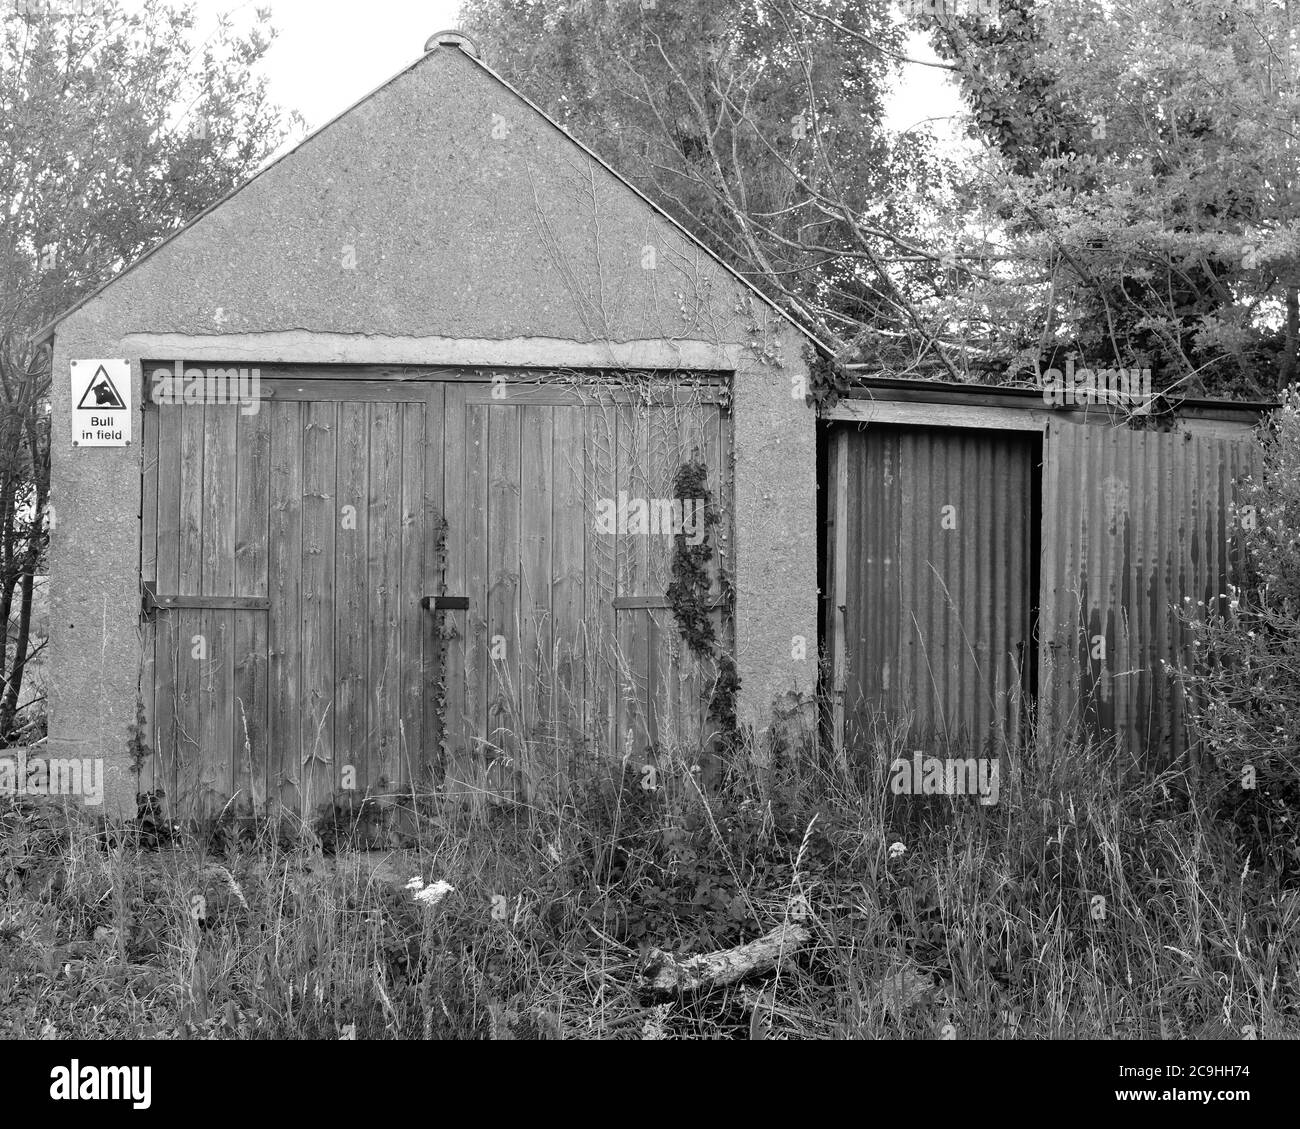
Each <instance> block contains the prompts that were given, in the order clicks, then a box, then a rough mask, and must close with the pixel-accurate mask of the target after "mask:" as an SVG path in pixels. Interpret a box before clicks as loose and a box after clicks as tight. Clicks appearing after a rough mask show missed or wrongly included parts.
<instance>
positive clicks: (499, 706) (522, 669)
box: [141, 364, 730, 815]
mask: <svg viewBox="0 0 1300 1129" xmlns="http://www.w3.org/2000/svg"><path fill="white" fill-rule="evenodd" d="M157 367H159V366H153V365H146V368H145V372H146V379H147V378H148V374H149V373H150V372H151V371H153V370H154V369H155V368H157ZM165 367H168V368H170V364H168V365H167V366H165ZM187 371H192V370H187ZM493 376H495V379H493ZM258 393H259V394H258V398H257V400H256V403H255V406H254V405H248V404H245V405H241V404H239V403H228V402H227V403H223V402H212V401H211V400H210V402H206V403H202V402H193V403H180V404H162V405H156V404H151V405H150V406H149V408H148V409H147V411H146V417H145V428H144V444H145V451H144V479H143V487H144V491H143V517H142V554H141V576H142V581H143V587H144V591H145V596H144V605H145V608H144V616H143V625H144V637H145V648H144V653H145V670H144V672H143V678H142V700H143V704H144V711H145V715H146V721H147V726H146V728H147V731H148V733H149V736H150V745H151V748H152V756H151V757H149V759H148V762H147V763H146V765H145V769H144V772H143V775H142V785H143V786H144V787H146V788H148V787H154V788H162V789H163V790H164V791H165V792H166V793H167V795H168V797H169V798H170V801H171V807H172V810H173V811H175V812H176V813H177V814H181V815H190V814H193V815H210V814H212V813H213V812H215V811H218V810H220V809H221V808H222V807H224V806H226V805H227V804H230V805H231V807H232V808H233V809H234V810H235V811H238V812H241V813H242V812H247V811H249V810H254V809H255V810H258V811H262V810H265V809H266V808H267V807H268V806H269V807H271V808H274V807H276V806H277V805H283V806H284V807H286V808H288V809H290V810H292V811H296V812H300V813H302V814H309V813H311V812H313V811H315V810H317V809H318V807H319V806H320V805H321V804H322V803H324V802H325V801H327V800H330V799H331V798H332V797H334V796H336V795H337V794H338V793H340V792H351V793H354V794H356V795H370V794H405V795H411V794H414V795H416V796H418V795H419V794H421V793H426V792H430V791H433V790H435V789H436V790H439V791H441V792H442V793H444V794H447V793H450V794H458V795H461V796H463V797H465V798H467V799H469V800H471V801H482V800H484V799H492V798H499V797H502V796H509V795H512V794H516V795H517V794H521V793H522V794H532V793H534V792H535V791H536V790H537V789H539V788H543V787H546V786H548V785H549V784H551V783H555V782H557V781H562V780H563V779H565V778H567V776H568V775H569V774H570V773H571V772H572V771H573V769H574V766H575V763H576V761H577V760H578V759H581V758H582V757H588V756H601V755H605V756H610V755H612V756H617V757H620V758H621V757H623V756H624V755H625V754H632V755H633V756H634V757H636V758H637V762H638V763H640V762H641V761H642V760H645V759H647V758H649V757H651V756H654V755H656V754H657V753H659V752H662V751H663V750H664V749H666V748H668V747H670V746H673V745H677V746H681V747H683V748H691V747H695V746H698V745H699V744H701V743H705V742H707V740H708V739H709V732H708V720H707V716H706V715H707V707H706V702H707V697H708V693H709V688H710V684H711V681H712V679H713V678H714V676H715V669H714V664H713V663H712V662H711V661H710V660H708V659H706V658H703V657H701V656H699V655H696V654H694V653H692V652H690V651H689V650H688V648H687V647H686V645H685V643H684V642H683V641H682V638H681V636H680V634H679V632H678V631H677V629H676V624H675V622H674V619H673V615H672V612H671V610H670V608H669V606H668V600H667V598H666V595H665V593H666V591H667V587H668V584H669V583H670V582H671V580H672V557H673V551H674V545H675V538H674V536H673V533H672V531H671V530H668V529H662V528H661V529H659V530H658V531H654V530H643V529H641V528H637V527H636V522H635V520H633V521H632V522H627V521H626V520H624V521H623V522H622V523H620V521H619V515H620V513H621V514H624V515H625V514H626V512H627V510H628V508H629V506H630V507H631V508H632V509H633V510H635V503H636V502H637V500H645V501H646V502H647V504H648V505H649V504H651V503H653V502H654V501H655V500H663V499H670V498H672V497H673V495H674V482H675V479H676V476H677V473H678V471H679V470H680V468H681V467H682V466H683V464H685V463H687V462H690V461H695V462H699V463H703V464H704V466H705V468H706V482H707V484H708V488H709V490H710V492H711V494H712V499H713V505H714V507H715V508H716V510H717V512H718V513H719V514H720V515H722V520H721V523H720V524H718V525H716V526H713V527H711V528H710V530H709V537H710V540H711V543H712V545H713V547H714V550H713V560H712V564H711V566H710V576H711V579H712V585H713V588H712V594H713V595H714V596H715V597H717V596H718V595H719V594H720V591H721V588H720V579H721V571H720V570H721V569H722V568H723V566H724V564H725V561H724V559H723V557H722V556H721V553H720V548H719V547H720V546H722V547H725V546H726V544H727V543H728V534H729V528H730V527H729V517H728V516H727V515H729V513H730V504H729V500H730V488H729V483H728V482H727V478H726V475H725V474H724V468H725V467H726V466H727V465H728V461H729V460H728V446H729V442H730V419H729V416H728V414H727V413H726V411H725V408H724V404H725V388H724V387H723V386H722V384H721V383H720V382H715V381H709V380H703V381H694V382H689V383H687V382H682V381H675V382H669V381H664V380H654V379H651V378H648V377H645V376H637V375H636V374H621V375H619V376H618V377H616V378H613V377H601V378H599V379H590V380H586V381H573V380H572V379H570V380H568V381H565V382H560V381H559V380H558V379H556V378H554V377H551V378H545V377H542V378H539V377H538V376H536V375H535V374H527V375H525V374H519V373H511V374H501V373H496V374H486V373H462V372H455V373H448V372H445V371H443V372H434V373H429V372H427V371H426V372H423V373H421V372H416V371H411V370H394V369H387V370H383V369H358V368H355V367H349V368H346V369H345V368H342V367H340V368H326V369H310V370H307V369H302V370H294V369H287V368H275V367H270V366H262V368H261V369H260V380H259V382H258ZM195 400H196V401H197V400H198V397H195ZM620 501H621V502H622V503H624V504H623V507H622V510H620V509H619V506H620ZM611 505H612V506H613V510H612V511H611V508H610V507H611ZM660 512H663V511H662V510H661V511H660ZM611 513H612V514H613V515H614V521H613V522H612V523H611V522H610V521H608V520H602V519H605V518H608V517H609V515H610V514H611ZM611 526H612V527H611ZM719 627H721V623H720V620H719ZM723 641H724V645H725V642H726V640H725V637H724V640H723Z"/></svg>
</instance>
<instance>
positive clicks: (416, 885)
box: [406, 874, 424, 890]
mask: <svg viewBox="0 0 1300 1129" xmlns="http://www.w3.org/2000/svg"><path fill="white" fill-rule="evenodd" d="M406 888H407V889H408V890H422V889H424V879H423V878H421V877H420V876H419V875H418V874H417V875H416V876H415V877H414V878H412V879H411V880H410V881H409V882H408V883H407V884H406Z"/></svg>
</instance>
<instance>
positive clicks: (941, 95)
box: [199, 0, 958, 129]
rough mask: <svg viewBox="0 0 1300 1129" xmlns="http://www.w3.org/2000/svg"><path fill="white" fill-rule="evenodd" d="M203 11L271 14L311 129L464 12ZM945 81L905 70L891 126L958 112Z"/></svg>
mask: <svg viewBox="0 0 1300 1129" xmlns="http://www.w3.org/2000/svg"><path fill="white" fill-rule="evenodd" d="M696 2H699V3H709V2H711V0H696ZM199 5H200V10H201V11H202V12H203V13H204V15H205V23H210V21H211V20H213V19H215V17H216V15H217V13H219V12H223V11H224V12H230V13H232V14H233V15H234V16H235V18H236V19H238V18H239V15H240V14H241V13H243V14H245V15H249V16H251V13H252V11H253V9H254V7H262V8H270V10H271V16H272V22H273V24H274V25H275V26H276V28H277V29H278V31H279V35H278V37H277V39H276V41H275V43H274V44H273V45H272V47H271V49H270V51H268V52H267V55H266V57H265V59H264V60H263V69H264V71H265V73H266V76H267V78H268V80H269V86H270V90H269V93H270V96H271V98H272V99H273V100H274V101H276V102H278V103H279V104H280V105H282V106H284V107H285V108H286V109H296V110H297V111H298V112H299V113H301V114H302V116H303V117H304V118H305V119H306V121H307V125H308V128H309V129H316V128H318V127H319V126H322V125H324V124H325V123H326V122H328V121H329V120H330V119H331V118H333V117H335V116H336V115H338V114H339V113H341V112H342V111H344V110H346V109H347V108H348V107H349V106H351V105H352V104H353V103H354V102H356V101H358V100H359V99H361V98H363V97H364V96H365V95H366V94H368V93H369V92H370V91H371V90H373V89H374V88H375V87H377V86H379V85H381V84H382V83H383V82H385V81H386V80H387V79H389V78H391V77H392V76H393V75H394V74H396V73H397V72H398V71H400V70H402V69H403V68H404V67H406V66H408V65H409V64H411V63H412V62H414V61H415V60H416V59H418V58H419V57H420V56H421V55H422V54H423V53H424V44H425V41H426V40H427V39H428V38H429V36H430V35H432V34H433V33H434V32H436V31H442V30H444V29H447V28H454V27H456V25H457V20H458V14H459V9H460V2H459V0H365V2H364V3H357V2H356V0H199ZM908 53H909V54H910V55H912V56H913V57H916V58H928V59H933V58H934V55H933V53H932V52H931V51H930V49H929V47H928V45H927V44H926V42H925V38H924V37H923V36H915V35H914V36H913V37H912V41H911V42H910V43H909V47H908ZM505 77H506V78H507V79H508V78H510V75H509V74H506V75H505ZM944 78H945V76H944V74H943V72H941V71H936V70H934V69H932V68H929V67H920V66H912V67H907V68H906V70H905V73H904V77H903V83H902V84H901V85H900V88H899V89H898V90H896V91H895V94H894V97H893V99H892V100H891V103H890V105H889V107H888V113H887V116H886V122H887V124H888V125H890V126H892V127H895V128H898V129H905V128H907V127H908V126H910V125H913V124H915V123H916V122H917V121H919V120H921V119H923V118H927V117H930V116H933V115H949V114H952V113H954V112H955V111H956V110H957V109H958V99H957V95H956V92H955V90H953V89H952V88H951V87H950V86H947V85H946V84H945V81H944ZM524 93H525V94H527V93H528V92H527V91H524Z"/></svg>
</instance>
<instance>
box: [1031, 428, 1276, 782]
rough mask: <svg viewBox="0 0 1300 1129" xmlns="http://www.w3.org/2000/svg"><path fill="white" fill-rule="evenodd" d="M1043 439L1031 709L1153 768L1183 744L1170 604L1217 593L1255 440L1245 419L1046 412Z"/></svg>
mask: <svg viewBox="0 0 1300 1129" xmlns="http://www.w3.org/2000/svg"><path fill="white" fill-rule="evenodd" d="M1046 450H1047V452H1048V457H1047V459H1046V461H1045V463H1044V468H1043V515H1042V520H1043V580H1042V587H1041V593H1042V595H1041V605H1040V610H1039V639H1040V664H1041V669H1042V678H1041V683H1040V685H1041V711H1040V718H1041V720H1042V722H1043V724H1045V725H1046V726H1047V727H1048V728H1049V729H1050V730H1051V731H1052V732H1058V733H1064V732H1079V733H1081V734H1082V735H1085V736H1087V737H1089V738H1091V739H1092V740H1096V741H1103V740H1112V741H1115V742H1116V743H1117V744H1118V745H1119V747H1120V748H1123V749H1126V750H1128V751H1129V752H1131V753H1133V754H1134V755H1135V757H1136V758H1139V759H1140V760H1141V763H1142V764H1143V765H1144V766H1145V767H1146V768H1148V769H1153V768H1158V767H1160V766H1161V765H1163V764H1165V763H1167V762H1168V761H1169V760H1171V759H1172V758H1174V757H1176V756H1177V755H1178V754H1179V753H1181V752H1182V751H1183V750H1184V749H1185V748H1186V745H1187V734H1186V731H1185V727H1184V718H1183V702H1182V696H1181V694H1180V692H1179V691H1178V688H1177V686H1176V684H1175V683H1174V681H1173V680H1172V679H1171V678H1170V677H1169V676H1168V667H1169V666H1177V665H1178V664H1179V663H1182V662H1184V661H1186V660H1187V659H1188V658H1189V653H1188V651H1189V642H1190V640H1189V636H1188V632H1187V630H1186V628H1185V626H1184V625H1183V624H1182V623H1181V622H1180V621H1179V618H1178V616H1177V614H1176V613H1175V611H1174V608H1176V607H1177V606H1179V605H1182V604H1184V603H1185V602H1186V601H1190V603H1191V604H1192V605H1193V606H1196V605H1204V606H1206V607H1209V606H1214V605H1219V606H1223V605H1225V604H1226V599H1227V592H1228V585H1229V583H1230V581H1231V576H1232V568H1231V565H1232V560H1231V557H1232V542H1233V539H1234V537H1233V529H1232V517H1231V513H1232V503H1233V501H1234V498H1235V483H1236V482H1237V481H1238V480H1239V479H1241V478H1242V477H1244V476H1245V475H1247V474H1251V473H1253V472H1257V471H1258V465H1259V464H1258V448H1257V447H1256V445H1255V444H1254V442H1253V441H1252V439H1251V436H1250V433H1249V431H1248V430H1246V429H1245V428H1204V427H1193V426H1185V427H1183V428H1181V429H1180V430H1178V431H1169V432H1162V431H1149V430H1148V431H1134V430H1131V429H1129V428H1126V427H1110V426H1104V425H1101V426H1099V425H1097V424H1095V423H1071V422H1064V421H1056V420H1053V421H1050V422H1049V424H1048V431H1047V440H1046Z"/></svg>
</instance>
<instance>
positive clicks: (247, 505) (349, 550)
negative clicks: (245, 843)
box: [141, 376, 442, 818]
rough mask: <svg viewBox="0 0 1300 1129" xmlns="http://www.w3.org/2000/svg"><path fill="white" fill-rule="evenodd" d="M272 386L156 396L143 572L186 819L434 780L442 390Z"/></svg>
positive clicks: (168, 774) (169, 780)
mask: <svg viewBox="0 0 1300 1129" xmlns="http://www.w3.org/2000/svg"><path fill="white" fill-rule="evenodd" d="M261 394H262V399H261V401H260V402H259V403H258V405H257V410H256V411H247V410H241V406H240V405H239V404H237V403H207V404H203V403H191V404H162V405H151V406H150V409H149V416H150V419H149V420H148V422H147V425H146V427H145V431H144V434H145V443H146V450H145V458H144V479H145V481H144V498H145V499H146V502H145V504H146V507H147V512H146V515H145V518H146V520H145V522H144V525H143V528H144V530H145V531H146V536H147V538H148V543H146V544H144V545H143V547H142V553H141V568H142V574H143V580H144V581H145V582H146V585H147V586H148V587H150V588H151V590H152V591H153V592H154V593H155V599H156V600H157V602H158V603H159V605H160V606H159V607H158V608H157V610H156V611H155V612H154V613H153V614H152V615H151V616H148V617H147V618H146V623H145V637H146V660H145V672H146V675H147V681H146V682H145V684H144V686H143V689H142V693H144V694H146V695H147V696H148V697H149V702H148V703H147V707H146V711H145V712H146V716H148V717H150V718H151V720H152V744H153V748H154V757H153V758H152V763H151V764H150V765H148V766H147V769H146V771H145V772H144V773H142V778H141V779H142V786H147V787H153V788H161V789H162V790H163V791H164V792H165V793H166V795H167V797H168V800H169V802H170V807H171V810H172V812H173V813H175V815H176V816H177V817H180V818H190V817H196V818H204V817H210V816H212V815H214V814H216V813H217V812H220V811H221V810H223V809H224V808H227V807H228V808H229V809H230V810H233V811H234V812H236V813H237V814H241V815H243V814H248V813H250V812H254V811H256V812H258V813H262V814H266V813H269V811H273V810H274V809H276V808H277V807H284V808H287V809H289V810H290V811H292V812H294V813H297V814H301V815H303V816H309V815H311V814H314V813H315V812H316V811H317V810H318V809H319V808H320V806H321V805H322V804H323V803H325V802H327V801H330V800H331V799H332V798H333V797H334V795H335V793H336V792H338V791H339V790H340V789H343V790H348V791H352V792H353V793H354V794H356V795H365V794H367V793H382V792H389V791H396V790H403V791H410V790H411V789H412V788H420V789H427V788H428V787H430V786H431V785H432V783H433V778H434V769H435V762H436V754H437V738H436V734H435V733H434V729H433V727H429V726H428V719H427V710H428V703H430V702H431V701H432V700H433V698H434V688H435V686H436V685H437V682H438V669H437V658H438V648H437V646H436V640H435V639H434V635H433V617H432V616H431V615H429V614H428V613H427V612H425V611H424V610H423V608H422V607H421V605H420V599H421V597H422V596H423V595H424V594H426V593H428V592H432V591H435V590H436V589H435V588H434V582H435V577H436V573H435V568H436V563H437V552H438V548H437V538H438V536H439V531H438V527H437V514H438V508H437V504H436V503H435V504H434V505H429V504H428V488H429V485H430V482H432V483H433V484H434V486H435V489H436V488H438V487H440V474H438V475H430V474H429V471H428V469H427V468H428V466H429V464H430V463H436V464H437V465H438V466H439V468H440V467H441V460H442V451H441V442H440V441H441V430H442V429H441V396H442V392H441V386H434V385H431V384H421V383H412V384H407V385H402V386H397V387H394V386H392V385H390V384H387V383H381V382H377V381H362V380H357V381H333V380H330V381H324V380H319V379H311V378H307V379H295V378H294V377H292V376H276V377H271V378H265V377H264V378H263V379H262V381H261ZM439 492H440V491H439ZM438 501H440V499H439V500H438ZM169 605H170V606H169ZM426 734H427V735H428V736H426Z"/></svg>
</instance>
